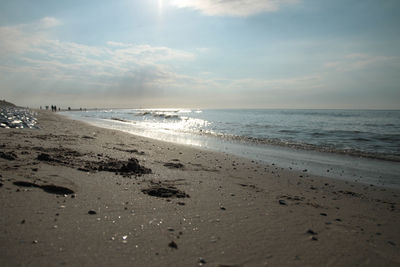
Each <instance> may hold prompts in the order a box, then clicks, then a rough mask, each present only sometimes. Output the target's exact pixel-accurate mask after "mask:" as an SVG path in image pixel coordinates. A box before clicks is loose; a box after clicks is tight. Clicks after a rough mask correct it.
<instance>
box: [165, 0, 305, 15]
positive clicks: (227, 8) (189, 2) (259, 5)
mask: <svg viewBox="0 0 400 267" xmlns="http://www.w3.org/2000/svg"><path fill="white" fill-rule="evenodd" d="M297 2H298V0H171V1H170V4H171V5H173V6H176V7H178V8H191V9H195V10H199V11H200V12H202V13H203V14H206V15H208V16H234V17H246V16H251V15H254V14H258V13H265V12H275V11H277V10H279V9H280V8H281V7H282V6H285V5H289V4H294V3H297Z"/></svg>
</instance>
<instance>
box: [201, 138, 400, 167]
mask: <svg viewBox="0 0 400 267" xmlns="http://www.w3.org/2000/svg"><path fill="white" fill-rule="evenodd" d="M200 134H201V135H209V136H214V137H218V138H223V139H225V140H230V141H234V142H240V143H247V144H253V145H273V146H282V147H288V148H292V149H299V150H308V151H317V152H324V153H333V154H341V155H349V156H355V157H362V158H370V159H380V160H388V161H394V162H400V153H396V154H395V153H393V154H387V153H378V152H368V151H361V150H358V149H354V148H339V147H336V146H334V145H331V144H323V145H315V144H309V143H296V142H293V141H289V140H282V139H278V138H258V137H248V136H238V135H229V134H221V133H215V132H212V131H204V130H203V131H200Z"/></svg>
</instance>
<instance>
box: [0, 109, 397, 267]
mask: <svg viewBox="0 0 400 267" xmlns="http://www.w3.org/2000/svg"><path fill="white" fill-rule="evenodd" d="M37 126H39V127H40V129H0V176H1V177H0V179H1V181H0V213H1V216H0V218H1V219H0V229H1V230H0V265H1V266H24V265H29V266H48V265H51V266H59V265H67V266H110V265H113V266H201V265H204V266H265V265H272V266H304V265H307V266H360V265H362V266H365V265H371V266H398V265H399V264H400V228H399V223H400V210H399V207H400V206H399V204H400V192H399V190H396V189H387V188H380V187H377V186H370V185H364V184H355V183H351V182H345V181H340V180H333V179H329V178H323V177H315V176H312V175H310V174H308V172H307V170H304V171H302V172H296V171H292V170H287V169H282V168H279V167H277V166H275V165H265V164H261V163H258V162H256V161H251V160H247V159H243V158H239V157H235V156H231V155H227V154H223V153H214V152H210V151H202V150H197V149H194V148H191V147H187V146H180V145H176V144H171V143H165V142H160V141H155V140H151V139H146V138H143V137H138V136H134V135H129V134H126V133H122V132H118V131H114V130H107V129H101V128H97V127H94V126H90V125H88V124H85V123H82V122H78V121H73V120H68V119H66V118H65V117H63V116H60V115H57V114H54V113H51V112H46V111H38V124H37Z"/></svg>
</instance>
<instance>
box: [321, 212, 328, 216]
mask: <svg viewBox="0 0 400 267" xmlns="http://www.w3.org/2000/svg"><path fill="white" fill-rule="evenodd" d="M319 215H321V216H328V214H326V213H325V212H321V213H320V214H319Z"/></svg>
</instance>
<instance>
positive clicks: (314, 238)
mask: <svg viewBox="0 0 400 267" xmlns="http://www.w3.org/2000/svg"><path fill="white" fill-rule="evenodd" d="M306 233H307V234H310V235H312V236H311V240H312V241H317V240H318V238H317V237H316V235H318V233H317V232H314V231H313V230H311V229H308V230H307V232H306Z"/></svg>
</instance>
